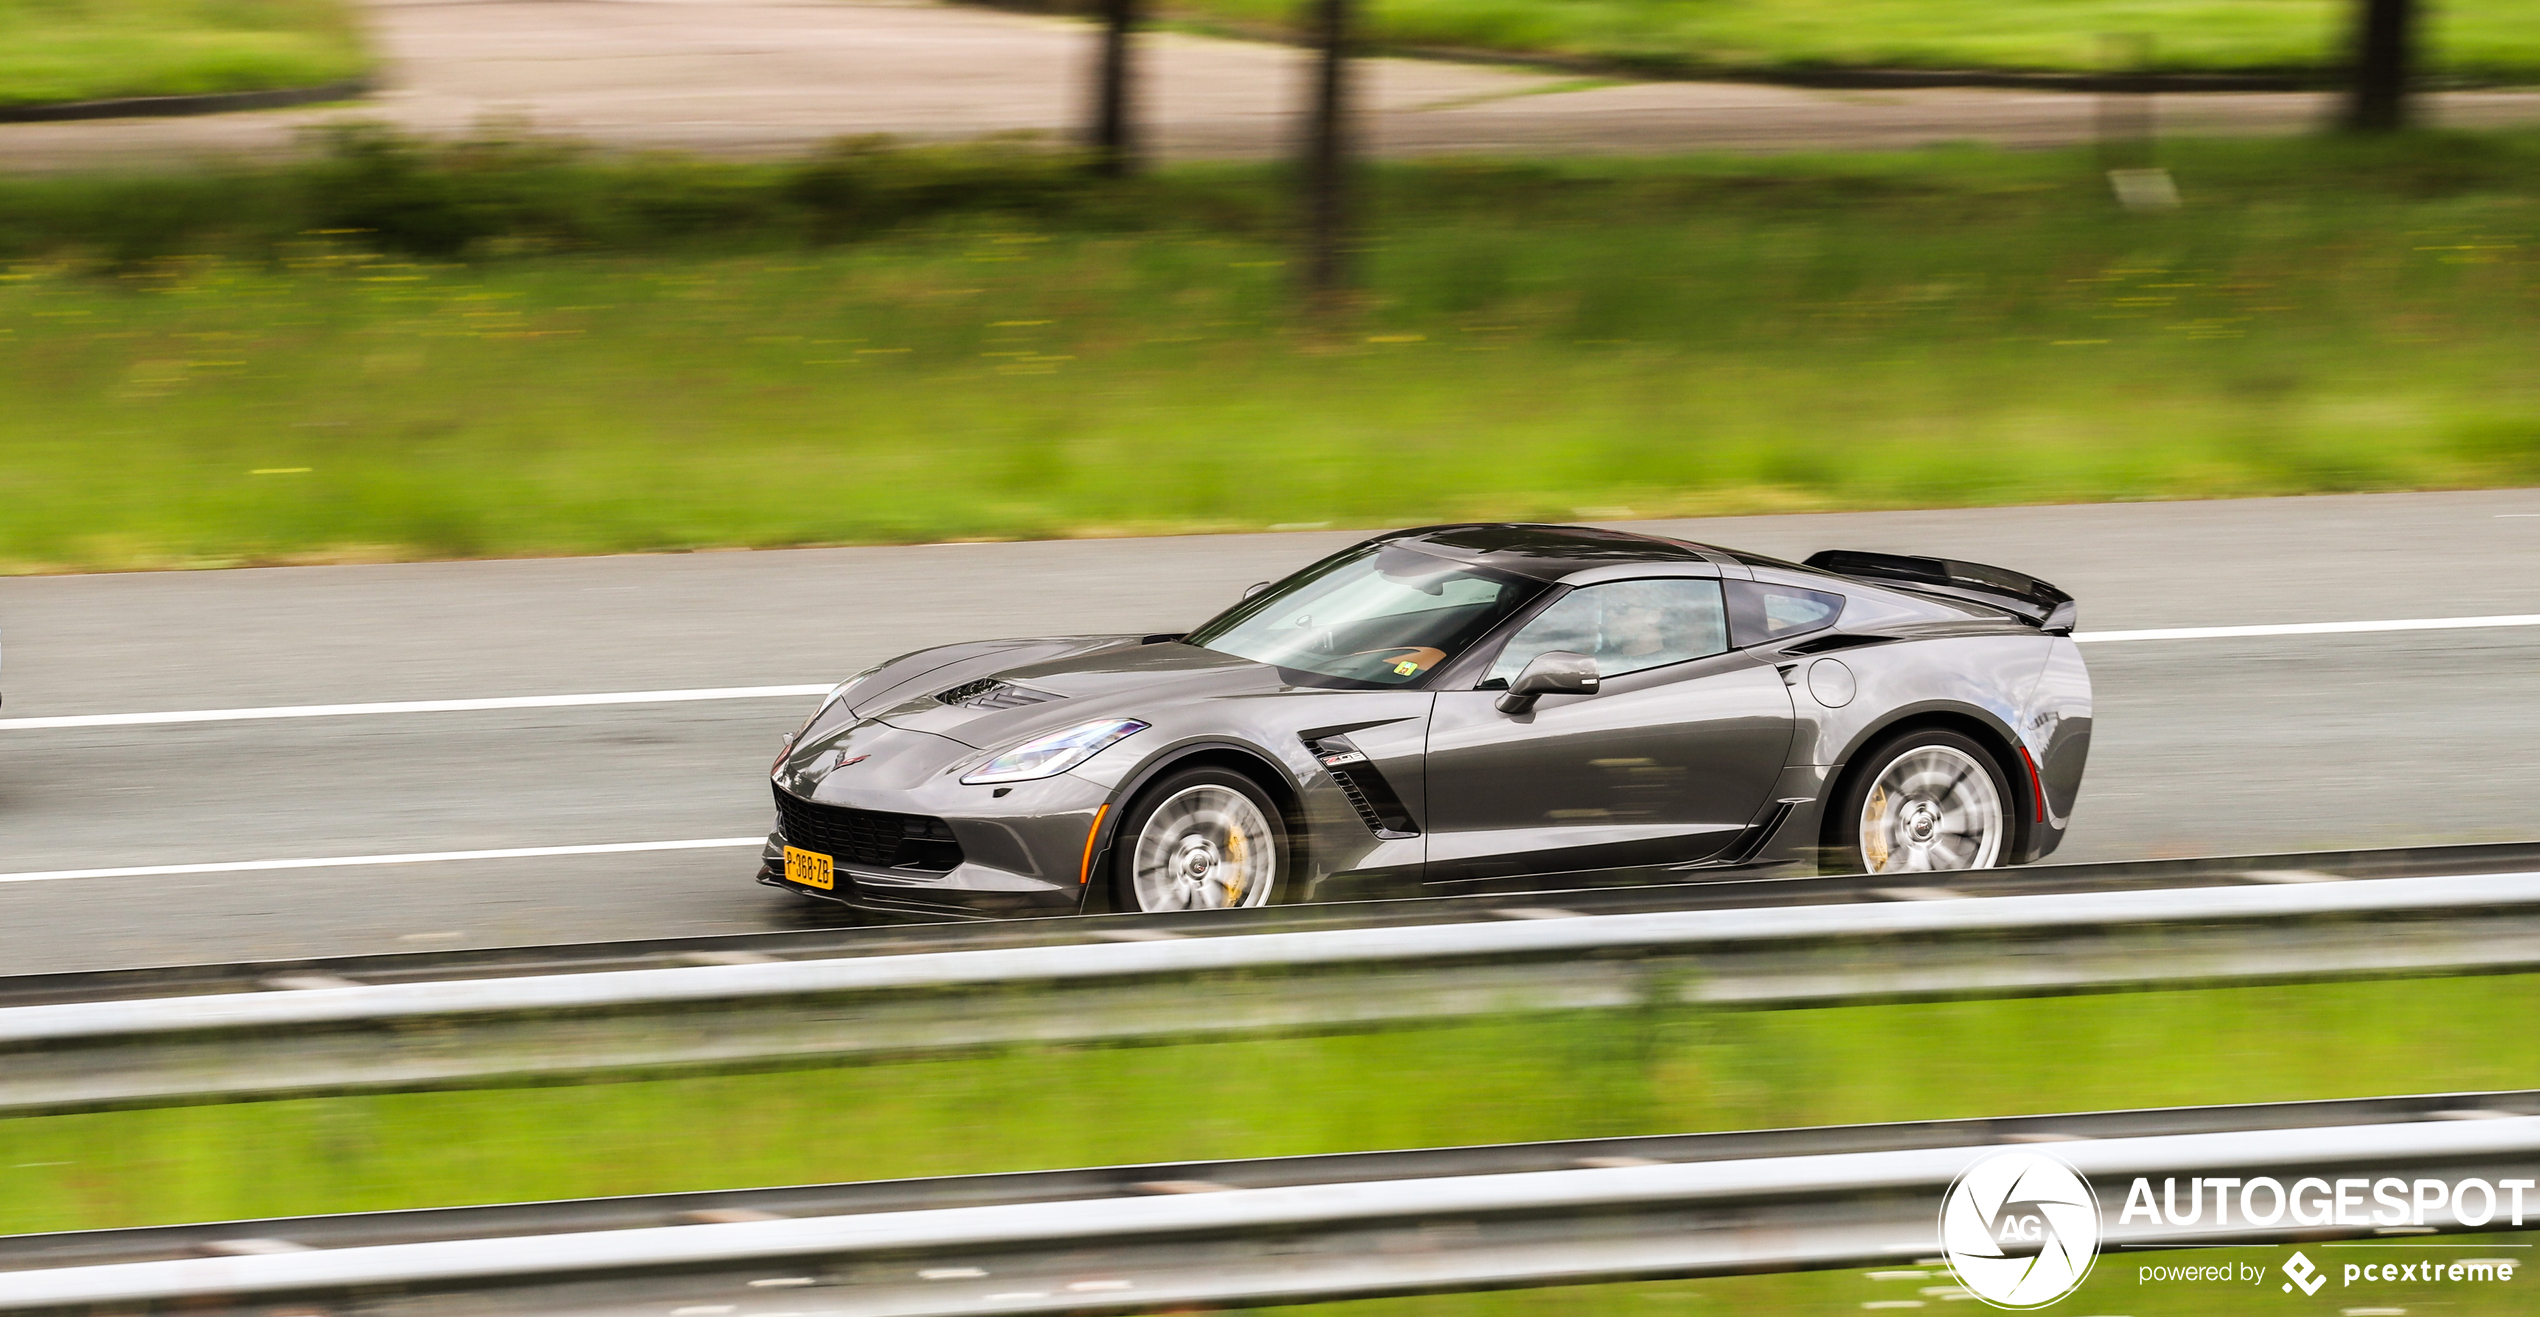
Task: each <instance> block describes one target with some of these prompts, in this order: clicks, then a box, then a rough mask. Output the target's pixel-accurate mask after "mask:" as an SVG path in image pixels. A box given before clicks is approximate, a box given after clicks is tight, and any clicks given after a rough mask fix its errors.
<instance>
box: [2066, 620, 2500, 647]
mask: <svg viewBox="0 0 2540 1317" xmlns="http://www.w3.org/2000/svg"><path fill="white" fill-rule="evenodd" d="M2504 626H2540V613H2506V614H2500V615H2498V616H2494V617H2416V618H2406V619H2402V620H2399V621H2393V622H2286V623H2282V624H2280V625H2276V626H2186V627H2168V628H2165V629H2162V630H2158V631H2085V632H2082V633H2081V634H2079V635H2076V636H2074V637H2073V639H2074V640H2076V641H2079V642H2081V643H2083V644H2089V643H2091V642H2092V641H2102V642H2104V641H2112V640H2230V639H2235V638H2238V637H2242V636H2337V635H2348V634H2352V633H2355V632H2359V631H2458V630H2466V629H2469V628H2472V627H2504Z"/></svg>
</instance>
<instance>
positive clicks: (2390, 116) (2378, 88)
mask: <svg viewBox="0 0 2540 1317" xmlns="http://www.w3.org/2000/svg"><path fill="white" fill-rule="evenodd" d="M2358 4H2359V6H2360V12H2359V13H2358V14H2357V15H2356V23H2355V82H2354V87H2353V89H2352V91H2351V92H2350V93H2349V94H2348V98H2347V102H2346V126H2347V127H2348V128H2349V129H2352V130H2353V131H2355V132H2361V133H2388V132H2396V131H2398V130H2399V129H2402V128H2405V127H2407V126H2408V82H2409V75H2410V73H2411V72H2412V71H2413V69H2412V66H2413V65H2414V64H2415V63H2416V26H2417V0H2358Z"/></svg>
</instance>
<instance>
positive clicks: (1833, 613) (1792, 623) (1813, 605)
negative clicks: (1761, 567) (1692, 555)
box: [1729, 581, 1843, 649]
mask: <svg viewBox="0 0 2540 1317" xmlns="http://www.w3.org/2000/svg"><path fill="white" fill-rule="evenodd" d="M1842 615H1843V596H1842V595H1839V594H1831V593H1828V592H1827V591H1824V590H1803V589H1801V588H1799V587H1798V586H1795V585H1775V584H1773V583H1771V582H1769V581H1731V582H1729V632H1730V639H1731V641H1732V642H1734V643H1735V644H1736V645H1737V647H1738V648H1739V649H1744V648H1746V647H1747V646H1749V645H1768V644H1771V643H1772V642H1774V641H1776V640H1788V639H1790V638H1791V637H1793V636H1804V635H1806V634H1808V633H1809V632H1811V631H1823V630H1825V629H1826V628H1827V627H1830V626H1833V625H1834V620H1835V619H1836V618H1838V617H1841V616H1842Z"/></svg>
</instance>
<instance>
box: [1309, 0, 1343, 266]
mask: <svg viewBox="0 0 2540 1317" xmlns="http://www.w3.org/2000/svg"><path fill="white" fill-rule="evenodd" d="M1311 4H1312V5H1313V10H1312V19H1311V24H1310V32H1309V35H1310V39H1311V40H1312V43H1313V46H1314V52H1315V61H1314V97H1313V101H1312V103H1311V104H1310V105H1309V107H1308V109H1307V112H1306V128H1305V160H1304V162H1303V163H1304V175H1305V180H1304V181H1305V243H1306V250H1305V290H1306V293H1307V295H1308V296H1309V297H1311V298H1312V299H1313V300H1315V301H1316V302H1318V303H1327V302H1329V301H1330V300H1331V299H1332V298H1333V297H1334V296H1335V295H1336V294H1338V293H1339V292H1340V290H1341V289H1342V288H1344V287H1346V286H1347V285H1348V283H1349V276H1350V271H1349V259H1348V256H1347V254H1346V253H1345V252H1344V251H1343V247H1344V245H1345V244H1346V243H1347V241H1348V237H1349V217H1350V216H1349V211H1350V206H1349V202H1350V197H1349V184H1350V178H1349V172H1350V140H1349V136H1350V117H1349V39H1350V32H1349V21H1350V12H1349V9H1350V0H1311Z"/></svg>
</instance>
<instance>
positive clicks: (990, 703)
mask: <svg viewBox="0 0 2540 1317" xmlns="http://www.w3.org/2000/svg"><path fill="white" fill-rule="evenodd" d="M1057 698H1059V697H1058V696H1055V695H1052V694H1050V693H1049V692H1047V691H1036V690H1033V689H1031V688H1029V687H1026V686H1017V685H1014V684H1013V683H1011V682H1003V681H999V680H997V679H996V678H994V677H982V678H980V679H979V680H977V681H970V682H963V683H962V684H961V685H958V686H955V687H953V688H952V689H951V690H948V691H945V692H943V693H941V694H939V695H937V696H936V697H935V702H936V703H937V704H949V705H952V706H954V707H956V708H963V709H1020V708H1023V707H1024V706H1026V705H1032V704H1046V703H1048V702H1049V701H1051V700H1055V699H1057Z"/></svg>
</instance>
